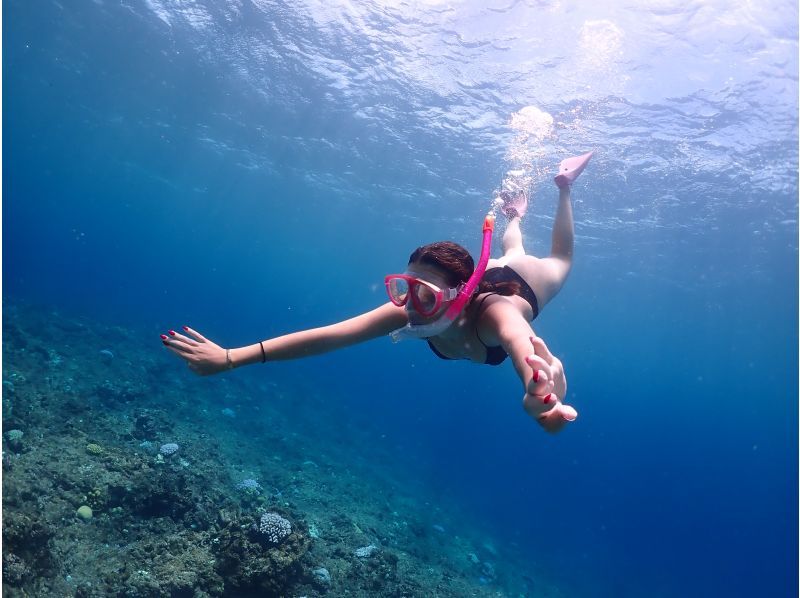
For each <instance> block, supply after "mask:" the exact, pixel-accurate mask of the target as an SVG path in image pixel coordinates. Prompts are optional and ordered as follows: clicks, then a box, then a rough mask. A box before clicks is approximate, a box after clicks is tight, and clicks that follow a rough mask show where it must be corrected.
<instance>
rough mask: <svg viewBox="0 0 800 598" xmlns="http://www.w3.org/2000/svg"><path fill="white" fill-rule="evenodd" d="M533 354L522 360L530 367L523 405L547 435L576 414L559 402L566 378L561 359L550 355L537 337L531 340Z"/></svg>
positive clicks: (564, 393)
mask: <svg viewBox="0 0 800 598" xmlns="http://www.w3.org/2000/svg"><path fill="white" fill-rule="evenodd" d="M531 345H533V353H532V354H531V355H529V356H528V357H526V358H525V361H526V362H527V363H528V365H529V366H530V367H531V370H532V376H531V379H530V381H529V382H528V387H527V389H526V393H525V396H524V397H523V399H522V405H523V407H524V408H525V411H527V412H528V414H529V415H530V416H531V417H533V418H534V419H536V421H538V422H539V424H540V425H541V426H542V427H543V428H544V429H545V430H547V431H548V432H558V431H559V430H561V428H563V427H564V426H565V425H567V423H568V422H571V421H574V420H575V418H576V417H578V412H577V411H575V409H573V408H572V407H570V406H568V405H564V404H563V403H562V402H561V399H563V398H564V397H565V396H566V394H567V378H566V376H565V375H564V366H563V365H562V364H561V360H560V359H558V358H557V357H555V356H554V355H553V354H552V353H550V349H548V348H547V345H546V344H545V342H544V341H543V340H542V339H541V338H539V337H538V336H532V337H531Z"/></svg>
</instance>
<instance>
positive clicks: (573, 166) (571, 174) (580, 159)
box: [489, 152, 592, 311]
mask: <svg viewBox="0 0 800 598" xmlns="http://www.w3.org/2000/svg"><path fill="white" fill-rule="evenodd" d="M591 158H592V152H589V153H587V154H583V155H582V156H575V157H574V158H567V159H566V160H563V161H562V162H561V164H559V167H558V175H557V176H556V177H555V183H556V186H557V187H558V208H557V209H556V218H555V221H554V222H553V239H552V243H551V246H550V256H549V257H545V258H537V257H535V256H532V255H526V254H525V249H524V247H523V246H522V233H521V232H520V226H519V225H520V218H519V217H518V214H519V215H524V214H525V210H526V209H527V205H528V204H527V196H525V195H523V196H522V197H524V198H525V203H524V206H522V204H520V205H515V204H513V203H512V198H511V197H510V196H509V197H502V199H503V203H504V208H505V209H503V212H504V213H505V214H506V215H507V216H508V217H509V222H508V226H507V228H506V232H505V234H504V235H503V257H502V258H500V259H499V260H491V261H490V263H489V267H494V266H508V267H510V268H512V269H513V270H514V271H515V272H516V273H517V274H519V275H520V276H521V277H522V278H523V280H525V282H527V283H528V285H529V286H530V287H531V289H533V292H534V293H535V294H536V299H537V300H538V302H539V310H540V311H541V309H542V308H543V307H544V306H545V305H547V303H549V302H550V300H551V299H552V298H553V297H555V296H556V295H557V294H558V292H559V291H560V290H561V287H562V286H563V285H564V282H565V281H566V280H567V276H568V275H569V271H570V269H571V268H572V252H573V249H574V247H575V223H574V221H573V218H572V198H571V195H570V185H572V183H574V182H575V179H577V178H578V176H579V175H580V174H581V172H583V169H584V168H586V165H587V164H588V163H589V160H590V159H591ZM520 207H522V209H521V210H520V209H519V208H520ZM510 208H513V209H510ZM514 210H517V212H515V211H514Z"/></svg>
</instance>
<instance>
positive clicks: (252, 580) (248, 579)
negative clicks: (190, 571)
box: [213, 513, 311, 596]
mask: <svg viewBox="0 0 800 598" xmlns="http://www.w3.org/2000/svg"><path fill="white" fill-rule="evenodd" d="M276 515H277V513H276ZM279 516H280V515H279ZM287 522H288V520H287ZM217 538H218V539H217V540H216V541H215V542H214V544H213V551H214V555H215V557H216V567H217V574H218V575H219V576H220V577H221V578H222V579H224V580H225V591H226V595H230V596H240V595H257V596H289V595H292V593H291V588H293V587H294V586H295V585H296V584H298V583H300V582H301V581H302V580H303V579H307V574H304V567H303V565H302V559H303V557H304V556H305V554H306V553H307V551H308V548H309V546H310V544H311V541H310V539H309V538H308V536H306V535H305V534H302V533H300V531H299V530H298V529H296V526H295V529H293V531H292V532H291V533H290V534H289V535H288V536H287V537H286V538H284V539H283V541H281V543H280V544H279V545H277V546H272V545H267V546H265V545H264V542H263V540H264V538H263V537H262V534H261V532H260V531H258V529H253V527H251V526H244V528H243V527H242V525H241V523H240V522H237V521H235V520H234V521H231V522H230V524H228V525H227V526H226V527H225V528H224V529H222V530H221V531H220V533H219V535H218V536H217Z"/></svg>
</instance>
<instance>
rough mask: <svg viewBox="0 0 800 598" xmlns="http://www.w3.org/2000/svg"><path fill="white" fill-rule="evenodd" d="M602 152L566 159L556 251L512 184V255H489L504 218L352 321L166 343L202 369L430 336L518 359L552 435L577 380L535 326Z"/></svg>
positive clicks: (565, 415)
mask: <svg viewBox="0 0 800 598" xmlns="http://www.w3.org/2000/svg"><path fill="white" fill-rule="evenodd" d="M591 157H592V152H589V153H587V154H584V155H582V156H576V157H574V158H568V159H566V160H564V161H562V162H561V164H560V166H559V174H558V175H557V176H556V177H555V183H556V185H557V186H558V188H559V200H558V208H557V210H556V217H555V222H554V224H553V234H552V246H551V251H550V256H549V257H545V258H537V257H534V256H532V255H527V254H526V253H525V249H524V247H523V245H522V233H521V232H520V222H521V219H522V218H523V217H524V216H525V213H526V211H527V208H528V197H527V193H526V191H525V189H523V188H516V189H511V190H508V189H505V190H502V191H501V192H500V193H499V195H498V197H497V198H496V200H495V202H496V205H497V206H498V207H499V208H500V210H501V211H502V212H503V214H504V215H505V216H506V217H507V218H508V224H507V227H506V231H505V233H504V235H503V256H502V257H501V258H499V259H489V252H490V246H491V236H492V231H493V229H494V217H493V216H492V215H489V216H487V218H486V220H485V222H484V227H483V246H482V251H481V259H480V260H479V262H478V265H477V266H475V263H474V261H473V259H472V257H471V256H470V254H469V253H468V252H467V250H466V249H464V248H463V247H461V246H460V245H457V244H456V243H452V242H450V241H441V242H437V243H431V244H430V245H425V246H423V247H419V248H418V249H416V250H415V251H414V253H412V254H411V257H410V258H409V261H408V267H407V268H406V270H405V272H404V273H402V274H390V275H389V276H387V277H386V279H385V284H386V290H387V293H388V295H389V299H390V301H389V302H388V303H385V304H384V305H382V306H380V307H378V308H376V309H373V310H372V311H369V312H366V313H363V314H361V315H358V316H356V317H354V318H351V319H349V320H344V321H342V322H338V323H335V324H331V325H329V326H323V327H320V328H313V329H310V330H303V331H300V332H294V333H291V334H286V335H283V336H279V337H276V338H272V339H267V340H264V341H261V342H259V343H256V344H253V345H249V346H246V347H239V348H235V349H225V348H223V347H220V346H219V345H217V344H215V343H214V342H212V341H210V340H208V339H207V338H205V337H204V336H203V335H201V334H200V333H199V332H197V331H196V330H193V329H191V328H189V327H188V326H184V331H185V332H186V334H185V335H184V334H180V333H177V332H175V331H174V330H170V331H169V336H167V335H165V334H162V335H161V340H162V342H163V343H164V345H165V346H166V347H167V348H169V349H170V350H171V351H172V352H173V353H175V354H176V355H178V356H179V357H181V358H183V359H184V360H185V361H186V363H187V365H188V366H189V369H190V370H192V371H193V372H195V373H196V374H198V375H203V376H204V375H209V374H217V373H219V372H223V371H225V370H230V369H233V368H237V367H241V366H243V365H249V364H253V363H264V362H266V361H280V360H287V359H298V358H301V357H308V356H311V355H318V354H320V353H327V352H329V351H334V350H336V349H341V348H344V347H348V346H351V345H355V344H358V343H362V342H364V341H368V340H371V339H374V338H378V337H381V336H385V335H391V336H392V338H394V339H395V340H398V339H400V338H408V337H411V338H422V339H424V340H426V341H427V343H428V346H429V347H430V349H431V350H432V351H433V352H434V353H435V354H436V355H437V356H438V357H440V358H442V359H468V360H470V361H473V362H476V363H484V364H488V365H499V364H500V363H502V362H503V361H505V359H506V358H507V357H509V356H510V357H511V361H512V363H513V365H514V369H515V370H516V372H517V375H518V376H519V378H520V380H521V381H522V386H523V389H524V391H525V395H524V396H523V399H522V405H523V407H524V409H525V411H526V412H527V413H528V414H529V415H530V416H531V417H533V418H534V419H535V420H536V421H538V422H539V424H540V425H541V426H542V427H543V428H544V429H545V430H547V431H548V432H558V431H559V430H560V429H561V428H563V427H564V426H565V425H566V424H567V423H568V422H571V421H574V420H575V418H576V417H577V416H578V413H577V411H575V409H573V408H572V407H570V406H568V405H565V404H564V403H563V402H562V400H563V399H564V398H565V396H566V390H567V380H566V377H565V375H564V368H563V366H562V364H561V361H560V360H559V359H558V358H556V357H554V356H553V354H552V353H551V352H550V350H549V349H548V348H547V345H546V344H545V342H544V341H543V340H542V339H541V338H539V337H538V336H537V335H536V334H535V333H534V331H533V329H532V328H531V325H530V322H532V321H533V320H535V319H536V317H537V316H538V315H539V313H540V311H541V310H542V309H543V308H544V306H545V305H547V303H549V302H550V301H551V300H552V299H553V297H555V295H556V294H557V293H558V292H559V290H560V289H561V286H562V285H563V284H564V281H565V280H566V278H567V275H568V274H569V271H570V268H571V267H572V251H573V245H574V236H575V234H574V224H573V218H572V205H571V197H570V186H571V185H572V183H574V182H575V179H577V178H578V176H579V175H580V173H581V172H582V171H583V169H584V168H585V167H586V165H587V164H588V162H589V160H590V159H591Z"/></svg>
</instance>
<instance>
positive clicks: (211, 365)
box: [161, 326, 228, 376]
mask: <svg viewBox="0 0 800 598" xmlns="http://www.w3.org/2000/svg"><path fill="white" fill-rule="evenodd" d="M183 329H184V330H185V331H186V332H187V334H189V335H191V337H189V336H184V335H183V334H178V333H177V332H175V331H174V330H170V331H169V334H170V335H169V336H167V335H166V334H162V335H161V342H163V343H164V345H165V346H166V347H167V349H169V350H170V351H172V352H173V353H175V355H177V356H178V357H180V358H181V359H183V360H184V361H186V365H188V366H189V369H190V370H192V371H193V372H194V373H195V374H197V375H199V376H209V375H211V374H218V373H220V372H224V371H225V370H226V369H228V358H227V353H226V351H225V349H223V348H222V347H220V346H219V345H217V344H215V343H213V342H211V341H210V340H208V339H207V338H206V337H204V336H203V335H202V334H200V333H199V332H197V331H196V330H192V329H191V328H189V327H188V326H184V327H183Z"/></svg>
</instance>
